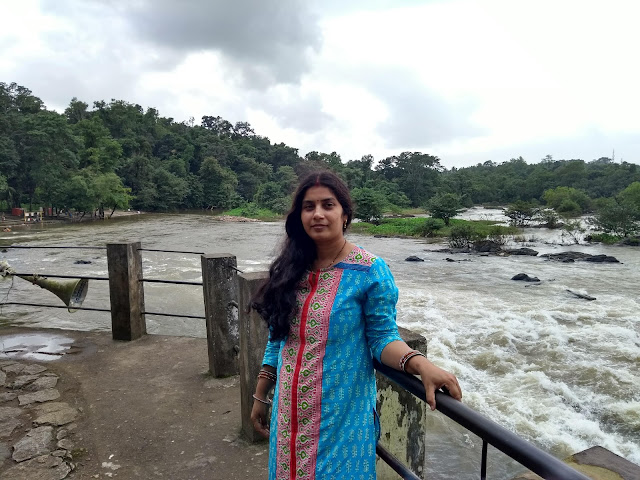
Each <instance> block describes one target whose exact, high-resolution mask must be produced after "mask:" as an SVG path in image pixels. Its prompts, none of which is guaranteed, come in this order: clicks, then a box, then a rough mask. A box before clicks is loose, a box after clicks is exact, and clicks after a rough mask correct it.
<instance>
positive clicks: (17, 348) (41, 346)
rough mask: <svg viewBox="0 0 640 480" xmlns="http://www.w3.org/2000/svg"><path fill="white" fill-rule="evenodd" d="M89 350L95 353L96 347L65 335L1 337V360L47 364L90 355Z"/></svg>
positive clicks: (28, 334) (33, 334)
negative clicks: (66, 358)
mask: <svg viewBox="0 0 640 480" xmlns="http://www.w3.org/2000/svg"><path fill="white" fill-rule="evenodd" d="M92 347H93V348H92ZM88 350H93V351H95V346H94V345H89V346H88V345H84V344H80V343H77V342H75V340H74V339H73V338H69V337H65V336H64V335H55V334H41V333H25V334H20V335H2V336H0V359H4V358H16V359H29V360H39V361H45V362H46V361H52V360H58V359H60V358H62V357H65V356H67V355H72V356H77V355H79V354H82V353H89V352H88Z"/></svg>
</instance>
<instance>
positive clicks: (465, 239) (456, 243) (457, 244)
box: [449, 223, 480, 248]
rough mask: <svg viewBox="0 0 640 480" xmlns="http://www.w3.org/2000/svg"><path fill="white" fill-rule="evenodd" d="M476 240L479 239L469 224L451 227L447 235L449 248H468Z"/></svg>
mask: <svg viewBox="0 0 640 480" xmlns="http://www.w3.org/2000/svg"><path fill="white" fill-rule="evenodd" d="M476 240H480V238H479V235H478V234H477V232H476V231H475V229H474V228H473V226H471V224H468V223H464V224H458V225H454V226H453V227H451V233H450V234H449V246H450V247H451V248H469V247H470V246H471V244H472V243H473V242H475V241H476Z"/></svg>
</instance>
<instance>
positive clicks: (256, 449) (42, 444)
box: [0, 327, 268, 480]
mask: <svg viewBox="0 0 640 480" xmlns="http://www.w3.org/2000/svg"><path fill="white" fill-rule="evenodd" d="M16 339H17V341H16ZM0 341H1V342H2V344H3V345H8V344H11V345H13V346H12V347H11V348H10V349H8V350H10V351H9V352H8V353H7V351H6V349H5V352H4V353H0V368H1V369H2V370H0V372H1V373H4V377H5V378H4V380H5V381H3V382H2V383H1V385H3V386H1V387H0V389H1V390H2V392H0V462H2V463H0V479H7V480H9V479H11V480H31V479H33V478H47V479H51V480H53V479H56V480H61V479H63V478H70V479H93V478H124V479H132V478H141V479H151V478H171V479H176V480H187V479H193V480H196V479H197V480H199V479H203V478H225V479H230V480H236V479H247V478H252V479H255V478H266V476H267V461H268V454H267V449H268V447H267V444H266V443H259V444H255V445H253V444H249V443H247V442H246V441H244V440H243V439H242V437H241V435H240V387H239V379H238V377H237V376H233V377H229V378H225V379H215V378H212V377H211V376H210V375H208V374H207V370H208V363H207V362H208V356H207V345H206V339H202V338H189V337H167V336H160V335H147V336H145V337H143V338H141V339H140V340H137V341H135V342H116V341H113V340H112V339H111V334H110V332H78V331H69V330H46V329H37V330H34V329H26V328H20V327H3V328H1V329H0ZM29 345H31V347H29ZM38 345H39V346H40V348H39V349H38V348H36V346H38ZM46 346H48V347H46ZM56 347H57V348H56ZM36 351H49V352H50V353H49V354H41V355H39V356H37V354H36ZM54 352H55V353H54ZM34 356H35V357H38V358H33V357H34ZM24 369H27V370H26V372H29V374H28V375H22V374H20V375H19V373H20V372H23V371H25V370H24ZM35 372H37V373H35ZM36 377H39V378H41V379H48V380H38V378H36ZM17 379H21V380H17ZM54 379H56V382H55V383H54V384H53V386H51V385H52V383H53V380H54ZM45 381H46V382H49V383H48V385H49V388H46V389H42V390H40V391H39V392H40V393H39V395H40V396H39V397H38V398H39V400H33V401H31V400H32V399H33V398H34V397H33V395H34V392H37V391H38V390H36V387H35V386H33V383H35V382H45ZM31 382H33V383H31ZM23 384H24V387H21V386H20V385H23ZM29 385H32V386H31V387H29ZM23 388H24V391H23ZM29 389H30V390H31V392H28V391H27V390H29ZM28 395H31V396H32V397H28ZM27 401H28V402H29V403H26V402H27ZM55 412H58V414H57V415H55ZM45 415H48V416H45ZM34 421H36V424H35V425H34V423H33V422H34ZM15 445H18V446H19V448H18V449H16V448H15ZM16 460H19V461H16ZM45 474H46V475H47V476H45Z"/></svg>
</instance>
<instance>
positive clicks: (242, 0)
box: [124, 0, 321, 89]
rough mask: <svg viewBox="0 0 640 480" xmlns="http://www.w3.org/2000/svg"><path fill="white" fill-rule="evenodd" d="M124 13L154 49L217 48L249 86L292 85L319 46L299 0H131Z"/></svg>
mask: <svg viewBox="0 0 640 480" xmlns="http://www.w3.org/2000/svg"><path fill="white" fill-rule="evenodd" d="M124 15H125V19H126V21H127V22H129V23H130V25H131V26H132V28H133V29H134V30H135V31H136V32H137V35H138V36H139V37H140V38H141V39H143V40H144V41H146V42H149V43H150V44H151V45H153V46H155V47H156V48H163V49H167V50H170V51H174V52H181V53H182V54H184V55H186V54H188V53H192V52H198V51H203V50H204V51H207V50H211V51H217V52H219V53H220V54H221V55H222V56H223V57H224V59H225V60H226V61H227V62H228V63H229V64H230V65H232V66H233V67H235V68H237V69H238V71H239V72H240V75H241V79H242V83H243V86H246V87H250V88H257V89H265V88H267V87H269V86H272V85H275V84H281V83H285V84H287V83H298V82H299V81H300V78H301V76H302V75H303V74H304V73H306V72H308V71H309V68H310V65H311V56H312V53H313V52H314V51H318V50H319V48H320V45H321V32H320V29H319V27H318V23H317V22H318V21H317V18H316V17H315V16H314V15H313V14H312V13H311V11H310V10H309V8H308V4H307V2H305V1H303V0H278V1H277V2H265V1H263V0H234V1H233V2H221V1H210V0H188V1H180V2H176V1H174V0H161V1H150V0H149V1H143V2H133V3H132V4H131V6H130V7H129V8H128V9H127V11H125V12H124Z"/></svg>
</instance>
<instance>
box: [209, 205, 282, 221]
mask: <svg viewBox="0 0 640 480" xmlns="http://www.w3.org/2000/svg"><path fill="white" fill-rule="evenodd" d="M222 215H229V216H232V217H246V218H257V219H258V220H263V221H265V222H272V221H275V220H279V219H281V218H282V215H279V214H277V213H275V212H273V211H271V210H269V209H268V208H258V207H256V206H255V205H254V204H252V203H250V204H248V205H245V206H243V207H237V208H234V209H232V210H227V211H225V212H222Z"/></svg>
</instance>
